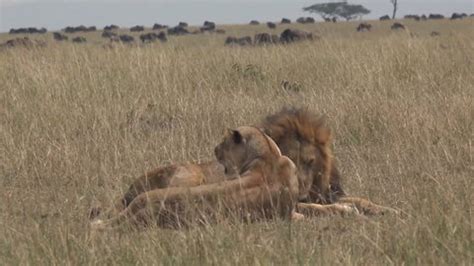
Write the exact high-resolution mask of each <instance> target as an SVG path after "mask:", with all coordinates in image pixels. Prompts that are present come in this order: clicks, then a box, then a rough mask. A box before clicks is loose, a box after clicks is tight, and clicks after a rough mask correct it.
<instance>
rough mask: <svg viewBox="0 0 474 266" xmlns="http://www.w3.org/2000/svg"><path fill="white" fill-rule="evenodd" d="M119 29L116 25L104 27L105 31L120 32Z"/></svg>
mask: <svg viewBox="0 0 474 266" xmlns="http://www.w3.org/2000/svg"><path fill="white" fill-rule="evenodd" d="M118 29H120V27H119V26H117V25H114V24H112V25H108V26H105V27H104V30H118Z"/></svg>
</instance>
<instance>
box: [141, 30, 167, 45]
mask: <svg viewBox="0 0 474 266" xmlns="http://www.w3.org/2000/svg"><path fill="white" fill-rule="evenodd" d="M140 40H141V41H142V42H143V43H147V42H154V41H158V40H159V41H161V42H166V41H167V40H168V38H166V34H165V33H164V32H160V33H158V34H156V33H154V32H150V33H146V34H142V35H140Z"/></svg>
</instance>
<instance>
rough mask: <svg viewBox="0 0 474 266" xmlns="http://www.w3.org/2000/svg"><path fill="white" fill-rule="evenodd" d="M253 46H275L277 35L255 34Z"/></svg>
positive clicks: (277, 39)
mask: <svg viewBox="0 0 474 266" xmlns="http://www.w3.org/2000/svg"><path fill="white" fill-rule="evenodd" d="M253 41H254V44H255V45H265V44H275V43H278V42H279V38H278V36H277V35H270V34H269V33H257V34H255V37H254V38H253Z"/></svg>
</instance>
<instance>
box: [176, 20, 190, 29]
mask: <svg viewBox="0 0 474 266" xmlns="http://www.w3.org/2000/svg"><path fill="white" fill-rule="evenodd" d="M178 26H180V27H182V28H186V27H187V26H188V23H186V22H182V21H181V22H179V23H178Z"/></svg>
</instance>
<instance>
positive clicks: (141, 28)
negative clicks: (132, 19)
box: [130, 25, 145, 32]
mask: <svg viewBox="0 0 474 266" xmlns="http://www.w3.org/2000/svg"><path fill="white" fill-rule="evenodd" d="M144 30H145V27H143V26H138V25H137V26H133V27H131V28H130V31H131V32H140V31H144Z"/></svg>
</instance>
